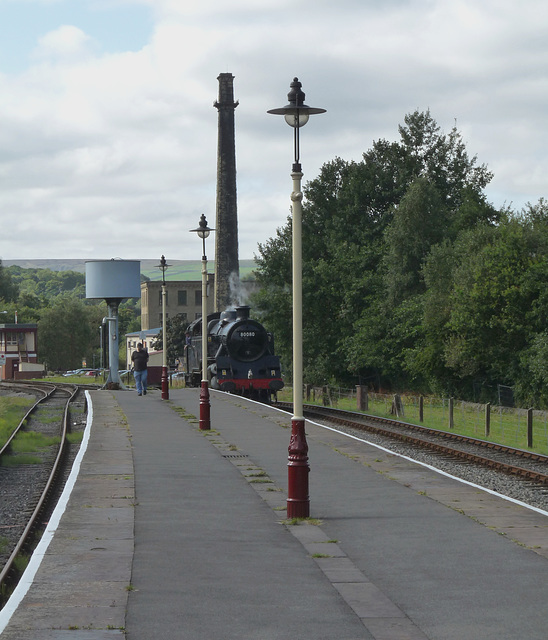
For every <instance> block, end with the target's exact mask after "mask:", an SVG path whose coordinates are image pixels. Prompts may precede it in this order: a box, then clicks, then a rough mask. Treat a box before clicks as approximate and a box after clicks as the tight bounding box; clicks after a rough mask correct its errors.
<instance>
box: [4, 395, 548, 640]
mask: <svg viewBox="0 0 548 640" xmlns="http://www.w3.org/2000/svg"><path fill="white" fill-rule="evenodd" d="M90 398H91V402H92V408H93V420H92V422H91V427H90V437H89V442H88V443H87V446H86V450H85V453H84V454H83V458H82V461H81V466H80V470H79V473H78V476H77V479H76V482H75V486H74V489H73V490H72V492H71V494H70V498H69V499H68V502H67V505H66V509H65V511H64V513H63V515H62V516H60V521H59V524H58V526H56V528H55V532H54V533H53V532H52V540H51V542H50V543H49V546H48V547H47V548H46V549H45V550H43V551H40V552H38V555H39V556H41V557H40V558H39V559H41V563H40V564H39V566H38V567H37V568H36V569H35V574H34V575H32V576H30V577H29V578H27V582H28V583H29V585H30V586H29V587H28V591H27V592H26V594H24V595H20V596H18V600H20V602H19V603H18V604H14V605H13V606H12V609H13V611H10V612H6V610H7V609H8V608H9V605H8V606H6V607H5V608H4V610H2V612H0V631H1V633H0V636H1V638H2V640H23V639H24V640H66V639H69V638H70V639H74V640H111V639H112V638H119V637H126V638H128V639H129V640H152V639H156V638H161V639H162V640H202V639H203V640H206V639H207V640H232V639H234V640H236V639H238V640H287V639H288V638H298V639H299V640H358V639H374V640H424V639H430V640H495V639H496V640H516V638H520V639H523V640H545V639H546V637H547V632H546V629H547V628H548V624H547V623H548V613H547V610H546V602H548V580H547V579H546V576H547V575H548V517H547V516H548V514H546V513H544V512H541V511H538V510H530V509H527V508H525V507H524V506H521V505H519V504H516V503H513V502H510V501H507V500H504V499H502V498H500V497H498V496H496V495H493V494H490V493H487V492H485V491H482V490H480V489H479V488H477V487H474V486H471V485H467V484H464V483H461V482H458V481H456V480H455V479H453V478H450V477H448V476H445V475H442V474H439V473H437V472H435V471H434V470H432V469H429V468H427V467H424V466H421V465H418V464H416V463H414V462H412V461H410V460H407V459H404V458H401V457H398V456H396V455H393V454H391V453H389V452H386V451H384V450H382V449H379V448H376V447H374V446H372V445H369V444H366V443H364V442H362V441H359V440H357V439H352V438H350V437H348V436H344V435H341V434H338V433H336V432H333V431H331V430H329V429H326V428H324V427H320V426H317V425H314V424H311V423H309V422H307V424H306V432H307V440H308V445H309V459H310V467H311V473H310V505H311V506H310V511H311V514H310V515H311V519H310V520H309V521H305V522H300V523H292V522H288V521H287V520H286V513H285V505H286V497H287V495H286V492H287V447H288V444H289V436H290V417H288V416H287V415H286V414H283V413H280V412H279V411H277V410H275V409H273V408H271V407H266V406H264V405H260V404H256V403H253V402H249V401H246V400H243V399H241V398H239V397H236V396H227V395H224V394H219V393H216V392H212V394H211V403H212V409H211V426H212V430H211V431H209V432H206V431H204V432H201V431H200V430H199V427H198V420H197V417H196V416H198V412H199V390H197V389H181V390H170V400H169V401H163V400H161V396H160V392H159V391H151V392H149V393H148V394H147V396H143V397H139V396H137V394H136V393H135V392H133V391H117V392H110V391H94V392H91V393H90ZM365 438H366V436H365ZM52 520H53V518H52ZM52 527H53V523H52ZM31 564H32V562H31ZM10 602H11V601H10ZM8 613H9V619H8V620H7V622H6V621H5V622H4V624H3V625H2V617H4V618H6V615H8Z"/></svg>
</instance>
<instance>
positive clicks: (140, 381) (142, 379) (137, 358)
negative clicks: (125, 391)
mask: <svg viewBox="0 0 548 640" xmlns="http://www.w3.org/2000/svg"><path fill="white" fill-rule="evenodd" d="M131 361H132V362H133V377H134V378H135V386H136V388H137V395H138V396H141V395H143V396H146V394H147V377H148V370H147V365H148V351H147V350H146V349H144V348H143V343H142V342H139V344H138V345H137V351H134V352H133V353H132V354H131Z"/></svg>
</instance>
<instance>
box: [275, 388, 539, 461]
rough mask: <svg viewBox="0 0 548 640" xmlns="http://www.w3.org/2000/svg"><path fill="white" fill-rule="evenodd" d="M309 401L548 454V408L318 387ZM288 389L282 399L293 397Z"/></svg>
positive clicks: (309, 394) (310, 391)
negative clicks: (517, 406)
mask: <svg viewBox="0 0 548 640" xmlns="http://www.w3.org/2000/svg"><path fill="white" fill-rule="evenodd" d="M303 396H304V398H305V401H306V402H308V403H311V404H321V405H324V406H332V407H335V408H340V409H346V410H350V411H363V412H364V413H368V414H371V415H375V416H379V417H382V418H395V419H398V420H402V421H404V422H410V423H412V424H418V425H423V426H426V427H430V428H432V429H439V430H442V431H451V432H454V433H459V434H462V435H465V436H469V437H475V438H478V439H482V440H488V441H490V442H496V443H500V444H504V445H506V446H510V447H515V448H517V449H529V450H531V451H535V452H538V453H542V454H545V455H548V412H547V411H537V410H532V409H519V408H510V407H503V406H498V405H490V404H480V403H474V402H465V401H463V400H456V399H454V398H438V397H434V396H419V395H411V394H383V393H373V392H370V391H367V390H366V389H365V388H364V387H356V388H354V389H344V388H342V387H326V386H324V387H312V386H311V385H306V386H305V387H304V389H303ZM291 398H292V389H291V387H286V388H285V389H283V390H282V391H281V392H279V393H278V399H280V400H291Z"/></svg>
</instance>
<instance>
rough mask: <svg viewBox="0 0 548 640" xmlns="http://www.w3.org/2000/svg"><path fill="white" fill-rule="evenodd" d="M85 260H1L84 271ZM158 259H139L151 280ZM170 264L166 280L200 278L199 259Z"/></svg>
mask: <svg viewBox="0 0 548 640" xmlns="http://www.w3.org/2000/svg"><path fill="white" fill-rule="evenodd" d="M85 262H86V261H85V260H70V259H65V260H3V261H2V264H3V265H4V266H5V267H11V266H12V265H17V266H19V267H22V268H23V269H51V271H77V272H79V273H84V272H85ZM158 263H159V260H141V273H142V274H143V275H145V276H146V277H147V278H150V279H151V280H160V279H161V277H162V276H161V271H160V269H158V267H157V265H158ZM168 263H169V264H171V266H170V267H169V269H167V271H166V280H200V279H201V277H202V263H201V261H200V260H168ZM255 266H256V265H255V261H254V260H240V278H249V277H251V274H252V272H253V270H254V269H255ZM208 270H209V271H210V272H211V273H215V262H214V261H213V260H210V261H209V262H208Z"/></svg>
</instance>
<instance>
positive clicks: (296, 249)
mask: <svg viewBox="0 0 548 640" xmlns="http://www.w3.org/2000/svg"><path fill="white" fill-rule="evenodd" d="M290 87H291V89H290V91H289V93H288V94H287V98H288V100H289V104H287V105H286V106H285V107H281V108H279V109H270V110H269V111H268V113H272V114H274V115H282V116H284V117H285V121H286V122H287V124H288V125H289V126H290V127H292V128H293V147H294V162H293V167H292V171H291V178H292V180H293V191H292V193H291V211H292V228H293V250H292V255H293V417H292V419H291V439H290V442H289V448H288V452H289V457H288V492H287V517H288V518H308V517H309V515H310V497H309V495H308V475H309V472H310V467H309V464H308V444H307V442H306V434H305V429H304V416H303V392H302V387H303V326H302V324H303V321H302V313H303V309H302V307H303V302H302V231H301V229H302V199H303V194H302V192H301V180H302V177H303V173H302V168H301V163H300V149H299V131H300V128H301V127H304V125H305V124H306V123H307V122H308V119H309V117H310V116H311V115H314V114H318V113H325V109H318V108H314V107H309V106H308V105H306V104H304V99H305V94H304V92H303V90H302V88H301V87H302V85H301V83H300V82H299V79H298V78H293V82H292V83H291V85H290Z"/></svg>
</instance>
